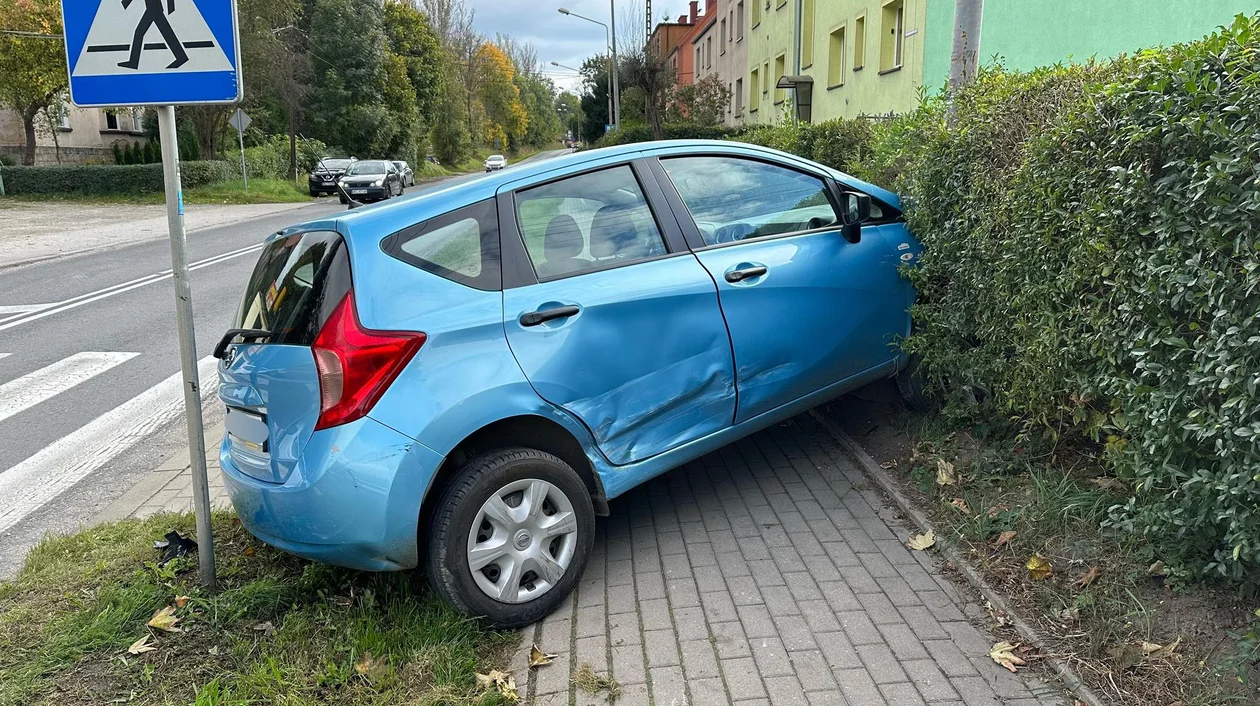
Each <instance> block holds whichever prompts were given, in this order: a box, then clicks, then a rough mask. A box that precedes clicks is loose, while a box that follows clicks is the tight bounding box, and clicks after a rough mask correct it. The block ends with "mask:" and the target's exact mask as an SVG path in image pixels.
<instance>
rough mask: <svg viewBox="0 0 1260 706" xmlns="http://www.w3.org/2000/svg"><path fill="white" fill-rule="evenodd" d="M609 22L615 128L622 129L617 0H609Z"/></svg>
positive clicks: (613, 120)
mask: <svg viewBox="0 0 1260 706" xmlns="http://www.w3.org/2000/svg"><path fill="white" fill-rule="evenodd" d="M608 24H609V26H610V27H612V60H613V72H612V92H613V114H612V122H613V128H614V129H616V130H620V129H621V83H620V81H618V80H617V74H619V73H621V67H620V66H618V65H617V0H608Z"/></svg>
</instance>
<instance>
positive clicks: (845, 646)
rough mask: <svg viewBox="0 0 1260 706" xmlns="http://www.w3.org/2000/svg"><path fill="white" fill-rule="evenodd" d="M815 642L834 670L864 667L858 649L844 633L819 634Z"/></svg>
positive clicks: (815, 636)
mask: <svg viewBox="0 0 1260 706" xmlns="http://www.w3.org/2000/svg"><path fill="white" fill-rule="evenodd" d="M814 640H815V641H817V642H818V647H819V651H820V652H822V655H823V658H824V659H825V660H826V661H827V664H829V665H830V666H831V668H832V669H833V670H835V669H859V668H861V667H862V660H861V658H860V657H858V653H857V648H855V647H854V646H853V643H852V642H850V641H849V637H848V635H845V634H844V633H842V632H829V633H818V634H816V635H814Z"/></svg>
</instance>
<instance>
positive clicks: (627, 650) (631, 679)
mask: <svg viewBox="0 0 1260 706" xmlns="http://www.w3.org/2000/svg"><path fill="white" fill-rule="evenodd" d="M538 671H542V670H538ZM612 672H613V677H614V678H615V679H616V680H617V681H619V682H621V683H622V684H641V683H643V682H645V681H647V677H646V675H647V670H646V668H645V667H644V666H643V646H642V645H614V646H613V648H612Z"/></svg>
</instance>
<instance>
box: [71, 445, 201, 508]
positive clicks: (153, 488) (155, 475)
mask: <svg viewBox="0 0 1260 706" xmlns="http://www.w3.org/2000/svg"><path fill="white" fill-rule="evenodd" d="M185 455H187V454H186V453H185ZM182 472H183V470H182V469H177V470H156V471H151V472H149V474H148V475H147V476H145V478H144V479H143V480H141V481H140V482H139V483H136V484H135V485H133V486H131V489H130V490H128V491H127V492H126V493H123V494H122V495H121V496H119V497H118V499H116V500H114V501H113V502H111V503H110V504H109V505H106V506H105V509H104V510H101V511H100V512H98V513H96V516H95V517H93V518H92V522H91V524H92V525H99V524H103V523H106V522H117V521H118V520H124V519H126V518H128V517H130V516H131V514H132V513H133V512H135V511H136V510H138V509H140V508H141V507H142V506H143V505H144V501H145V500H148V499H149V498H151V497H153V494H154V493H156V492H157V491H159V490H161V489H162V488H163V487H165V486H166V484H167V483H170V482H171V481H173V480H175V478H177V477H178V476H179V474H180V473H182Z"/></svg>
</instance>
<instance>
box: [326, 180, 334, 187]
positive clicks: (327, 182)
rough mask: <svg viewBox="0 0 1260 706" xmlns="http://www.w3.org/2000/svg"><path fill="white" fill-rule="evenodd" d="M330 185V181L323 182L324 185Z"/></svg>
mask: <svg viewBox="0 0 1260 706" xmlns="http://www.w3.org/2000/svg"><path fill="white" fill-rule="evenodd" d="M332 185H333V183H332V182H331V181H326V182H324V186H332Z"/></svg>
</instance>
